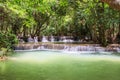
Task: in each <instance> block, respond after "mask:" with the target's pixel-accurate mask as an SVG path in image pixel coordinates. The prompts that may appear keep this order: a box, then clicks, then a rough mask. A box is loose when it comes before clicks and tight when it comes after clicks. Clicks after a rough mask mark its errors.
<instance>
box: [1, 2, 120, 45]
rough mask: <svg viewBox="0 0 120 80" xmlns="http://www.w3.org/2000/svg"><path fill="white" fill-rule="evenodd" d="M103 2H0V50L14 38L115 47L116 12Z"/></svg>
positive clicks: (119, 26) (119, 24) (119, 25)
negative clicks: (52, 38)
mask: <svg viewBox="0 0 120 80" xmlns="http://www.w3.org/2000/svg"><path fill="white" fill-rule="evenodd" d="M104 1H105V0H0V47H7V46H11V44H13V43H15V42H17V41H16V38H15V36H18V35H23V36H24V37H26V36H27V35H33V36H34V35H37V36H42V35H46V36H50V35H53V36H63V35H64V36H73V37H77V38H78V39H85V37H87V38H89V41H93V42H94V43H100V44H102V45H103V46H106V45H107V44H111V43H119V42H120V12H119V10H117V9H114V8H113V7H111V6H109V4H107V3H105V2H104ZM106 1H107V0H106ZM108 1H109V0H108ZM11 39H12V41H11ZM14 39H15V40H14ZM7 42H8V43H7Z"/></svg>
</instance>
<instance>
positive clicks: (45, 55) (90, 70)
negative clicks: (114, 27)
mask: <svg viewBox="0 0 120 80" xmlns="http://www.w3.org/2000/svg"><path fill="white" fill-rule="evenodd" d="M119 75H120V58H119V56H114V55H78V54H76V55H73V54H62V53H61V52H53V51H35V52H20V53H17V54H16V55H13V56H11V57H9V59H8V60H7V61H1V62H0V80H120V76H119Z"/></svg>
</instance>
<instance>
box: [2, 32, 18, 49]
mask: <svg viewBox="0 0 120 80" xmlns="http://www.w3.org/2000/svg"><path fill="white" fill-rule="evenodd" d="M15 43H17V38H16V36H15V35H14V34H11V33H9V32H7V33H3V32H0V49H4V48H7V49H13V46H14V44H15Z"/></svg>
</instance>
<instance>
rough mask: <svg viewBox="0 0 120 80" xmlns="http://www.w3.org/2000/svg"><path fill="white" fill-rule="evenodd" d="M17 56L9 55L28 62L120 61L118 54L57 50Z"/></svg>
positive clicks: (15, 59)
mask: <svg viewBox="0 0 120 80" xmlns="http://www.w3.org/2000/svg"><path fill="white" fill-rule="evenodd" d="M19 54H20V55H19V56H17V57H10V58H9V59H10V60H14V61H20V62H30V63H50V62H53V61H57V60H63V59H64V60H66V59H69V60H78V61H83V60H84V61H114V62H120V57H119V56H114V55H95V54H86V55H85V54H74V53H73V54H72V53H70V54H69V53H65V52H57V51H36V52H24V53H19Z"/></svg>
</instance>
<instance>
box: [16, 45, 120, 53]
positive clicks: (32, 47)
mask: <svg viewBox="0 0 120 80" xmlns="http://www.w3.org/2000/svg"><path fill="white" fill-rule="evenodd" d="M15 50H60V51H69V52H72V51H73V52H83V51H84V52H120V47H110V48H108V47H100V45H98V44H86V45H85V44H81V45H80V44H79V45H78V44H54V43H44V44H43V43H42V44H19V45H18V46H16V48H15Z"/></svg>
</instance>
